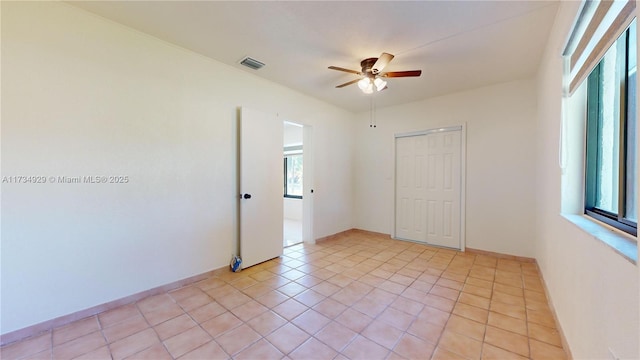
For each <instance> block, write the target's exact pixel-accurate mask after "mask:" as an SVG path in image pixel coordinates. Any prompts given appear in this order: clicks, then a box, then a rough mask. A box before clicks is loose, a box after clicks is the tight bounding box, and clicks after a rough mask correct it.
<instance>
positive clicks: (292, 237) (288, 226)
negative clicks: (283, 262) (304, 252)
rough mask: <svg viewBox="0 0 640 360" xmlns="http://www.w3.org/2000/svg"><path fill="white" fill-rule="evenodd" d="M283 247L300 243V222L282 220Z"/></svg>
mask: <svg viewBox="0 0 640 360" xmlns="http://www.w3.org/2000/svg"><path fill="white" fill-rule="evenodd" d="M283 235H284V246H285V247H287V246H291V245H295V244H299V243H301V242H302V221H300V220H293V219H286V218H285V219H284V222H283Z"/></svg>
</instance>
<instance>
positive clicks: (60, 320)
mask: <svg viewBox="0 0 640 360" xmlns="http://www.w3.org/2000/svg"><path fill="white" fill-rule="evenodd" d="M227 268H228V267H227V266H223V267H221V268H218V269H215V270H212V271H207V272H206V273H202V274H199V275H195V276H191V277H188V278H185V279H182V280H178V281H174V282H172V283H169V284H166V285H162V286H158V287H155V288H153V289H149V290H145V291H141V292H139V293H136V294H133V295H129V296H126V297H124V298H120V299H117V300H114V301H109V302H106V303H104V304H100V305H97V306H93V307H90V308H88V309H84V310H80V311H77V312H74V313H72V314H68V315H63V316H60V317H57V318H55V319H52V320H47V321H44V322H41V323H38V324H35V325H31V326H27V327H25V328H22V329H19V330H15V331H12V332H8V333H6V334H2V335H0V346H5V345H7V344H10V343H13V342H16V341H19V340H23V339H26V338H29V337H32V336H35V335H38V334H41V333H44V332H47V331H50V330H52V329H55V328H57V327H61V326H64V325H67V324H70V323H72V322H74V321H78V320H81V319H84V318H87V317H90V316H94V315H97V314H100V313H103V312H105V311H109V310H112V309H115V308H117V307H119V306H122V305H126V304H130V303H134V302H136V301H139V300H142V299H144V298H146V297H149V296H153V295H158V294H162V293H165V292H168V291H171V290H175V289H178V288H181V287H183V286H186V285H189V284H192V283H195V282H198V281H200V280H204V279H206V278H209V277H211V276H212V275H215V274H217V273H219V272H220V271H224V270H225V269H227Z"/></svg>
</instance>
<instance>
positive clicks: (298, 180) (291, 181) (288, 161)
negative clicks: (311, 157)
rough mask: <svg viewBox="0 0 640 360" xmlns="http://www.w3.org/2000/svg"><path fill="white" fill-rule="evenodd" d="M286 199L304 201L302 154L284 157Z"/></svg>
mask: <svg viewBox="0 0 640 360" xmlns="http://www.w3.org/2000/svg"><path fill="white" fill-rule="evenodd" d="M284 197H288V198H296V199H302V154H292V155H286V156H285V157H284Z"/></svg>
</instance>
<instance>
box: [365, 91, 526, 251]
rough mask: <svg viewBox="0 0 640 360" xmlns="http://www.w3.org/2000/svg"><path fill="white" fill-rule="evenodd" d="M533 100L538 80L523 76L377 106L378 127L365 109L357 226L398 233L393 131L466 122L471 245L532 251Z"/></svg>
mask: <svg viewBox="0 0 640 360" xmlns="http://www.w3.org/2000/svg"><path fill="white" fill-rule="evenodd" d="M398 81H402V80H398ZM535 106H536V102H535V84H534V82H533V81H532V80H522V81H515V82H509V83H504V84H499V85H494V86H489V87H484V88H480V89H476V90H472V91H466V92H461V93H455V94H451V95H446V96H442V97H437V98H432V99H428V100H424V101H421V102H415V103H410V104H405V105H400V106H395V107H389V108H384V109H378V110H377V111H376V121H377V127H376V128H370V127H369V121H370V119H369V113H363V114H360V115H359V122H358V128H357V129H356V144H357V146H356V151H355V165H354V167H355V170H356V171H355V174H356V175H355V184H354V192H355V194H356V205H355V208H356V209H357V214H355V215H354V216H355V221H356V227H358V228H361V229H365V230H371V231H377V232H382V233H387V234H391V233H392V231H393V220H394V219H393V206H394V200H393V196H394V195H393V194H394V184H393V176H394V166H395V165H394V159H393V152H394V150H393V149H394V134H396V133H402V132H409V131H415V130H426V129H431V128H437V127H443V126H452V125H460V124H465V123H466V124H467V169H466V171H467V177H466V182H467V199H466V216H467V221H466V233H467V237H466V239H467V242H466V246H467V247H470V248H474V249H481V250H487V251H494V252H499V253H504V254H512V255H518V256H529V257H533V256H534V232H535V228H534V225H535V221H534V206H535V172H534V170H535V167H534V164H535V153H534V150H535V140H534V130H535V127H534V125H535V121H534V120H535Z"/></svg>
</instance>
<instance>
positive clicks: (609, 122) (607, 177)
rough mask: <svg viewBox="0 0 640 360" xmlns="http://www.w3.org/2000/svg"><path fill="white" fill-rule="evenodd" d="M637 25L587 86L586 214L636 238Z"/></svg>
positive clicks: (620, 40)
mask: <svg viewBox="0 0 640 360" xmlns="http://www.w3.org/2000/svg"><path fill="white" fill-rule="evenodd" d="M636 68H637V51H636V23H635V21H634V22H633V23H632V24H631V26H630V27H629V28H628V29H627V30H626V31H625V32H624V33H623V34H622V36H620V38H619V39H618V40H617V41H616V42H615V43H614V44H613V45H612V46H611V48H610V49H609V50H608V51H607V52H606V53H605V55H604V57H603V58H602V60H600V63H598V65H597V66H596V67H595V68H594V69H593V71H592V72H591V74H590V75H589V78H588V82H587V91H588V94H587V135H586V136H587V137H586V169H585V209H584V210H585V213H586V214H587V215H589V216H592V217H594V218H596V219H598V220H600V221H603V222H605V223H607V224H609V225H611V226H614V227H616V228H618V229H620V230H623V231H625V232H627V233H630V234H632V235H636V234H637V222H638V216H637V196H636V194H637V191H638V168H637V161H636V158H637V142H636V124H637V117H636Z"/></svg>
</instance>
